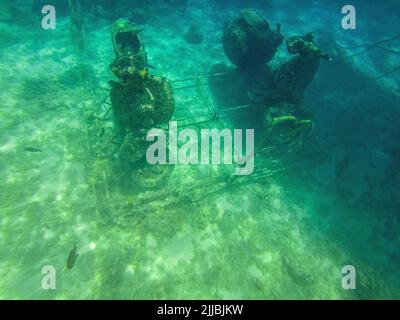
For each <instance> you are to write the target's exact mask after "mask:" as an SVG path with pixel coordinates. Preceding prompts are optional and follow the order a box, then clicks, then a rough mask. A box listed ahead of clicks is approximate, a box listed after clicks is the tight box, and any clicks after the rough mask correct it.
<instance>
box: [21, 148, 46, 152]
mask: <svg viewBox="0 0 400 320" xmlns="http://www.w3.org/2000/svg"><path fill="white" fill-rule="evenodd" d="M24 150H25V151H26V152H32V153H38V152H43V150H42V149H41V148H37V147H25V148H24Z"/></svg>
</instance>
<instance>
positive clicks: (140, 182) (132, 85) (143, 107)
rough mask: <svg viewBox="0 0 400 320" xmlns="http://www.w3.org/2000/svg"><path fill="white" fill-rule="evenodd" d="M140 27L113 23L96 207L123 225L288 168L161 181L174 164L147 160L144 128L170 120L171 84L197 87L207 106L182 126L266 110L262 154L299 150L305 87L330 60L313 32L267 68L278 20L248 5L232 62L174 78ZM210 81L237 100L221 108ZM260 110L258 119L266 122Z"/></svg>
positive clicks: (307, 126)
mask: <svg viewBox="0 0 400 320" xmlns="http://www.w3.org/2000/svg"><path fill="white" fill-rule="evenodd" d="M141 32H142V29H141V28H140V27H139V26H138V25H137V24H135V23H134V22H132V21H130V20H129V19H120V20H118V21H117V22H116V23H115V25H114V28H113V30H112V42H113V46H114V52H115V60H114V61H113V62H112V63H111V65H110V69H111V71H112V72H113V74H114V75H115V76H116V78H117V80H116V81H115V80H112V81H110V82H109V83H110V86H111V90H110V93H109V95H108V96H107V97H106V98H105V99H103V100H102V102H101V103H100V104H99V105H98V107H97V109H96V110H95V112H93V113H92V114H91V121H92V122H91V125H90V127H91V130H89V131H91V132H92V133H94V136H95V137H96V139H95V140H96V142H95V143H94V145H95V147H94V149H95V150H96V157H95V161H94V163H93V166H92V168H93V169H92V178H93V186H94V189H95V194H96V197H97V210H98V211H99V213H102V214H107V213H111V212H116V214H114V217H116V221H117V222H118V223H120V224H126V220H127V219H129V217H132V216H136V215H137V214H140V213H147V212H152V211H154V210H159V209H160V208H165V207H169V206H175V205H177V204H179V203H180V202H182V201H186V202H189V203H190V202H192V203H195V202H197V201H200V200H202V199H204V198H205V197H206V196H209V195H212V194H215V193H217V192H218V191H221V190H226V189H227V188H231V187H234V186H235V185H243V184H247V183H254V182H263V181H265V179H267V178H268V177H270V176H271V174H272V173H274V172H276V171H279V170H281V169H282V166H281V165H280V164H279V163H278V162H277V161H273V160H270V161H269V160H266V161H264V165H263V166H261V165H260V166H258V168H257V170H256V171H255V172H254V173H253V175H252V176H251V177H245V178H242V177H237V176H229V175H225V174H221V175H220V176H217V177H214V178H213V179H214V180H213V182H212V183H210V180H209V179H204V181H203V180H201V179H200V180H198V181H197V182H192V183H190V184H182V185H174V187H173V188H172V187H166V188H160V186H163V185H165V184H166V183H167V182H168V180H169V179H170V177H171V174H172V172H173V170H174V167H173V166H170V165H150V164H148V163H147V161H146V149H147V147H148V146H149V142H147V141H146V132H147V131H148V130H149V129H151V128H154V127H161V128H167V127H168V123H169V121H170V120H171V119H172V118H173V116H174V112H175V97H174V93H175V94H179V92H181V91H185V90H188V89H191V88H192V89H195V90H196V92H197V94H198V95H199V97H200V98H201V99H202V101H204V103H205V113H203V114H201V115H199V116H194V117H191V118H189V117H187V116H184V117H183V118H182V119H176V120H177V121H178V123H179V124H180V125H182V126H185V127H186V126H198V125H200V124H203V123H208V122H215V121H221V120H222V119H224V118H225V117H231V116H232V115H235V114H236V113H243V112H245V113H247V114H251V113H253V112H256V113H257V112H258V114H260V113H261V115H262V119H263V120H262V121H263V125H262V130H261V132H262V134H261V135H260V136H261V137H262V138H261V139H259V141H258V142H257V153H256V155H263V154H264V155H265V154H270V151H271V150H273V149H274V148H277V147H279V148H282V147H284V148H286V149H288V150H294V149H298V148H300V147H301V143H302V141H303V139H304V138H305V137H306V136H307V135H308V134H310V133H311V131H312V129H313V121H312V120H311V119H310V117H309V115H307V112H305V111H304V110H303V108H302V103H301V100H302V96H303V93H304V91H305V89H306V88H307V86H308V85H309V84H310V83H311V81H312V79H313V77H314V75H315V73H316V72H317V69H318V66H319V63H320V60H321V59H326V60H330V57H329V56H328V54H327V53H326V52H325V51H323V50H322V49H320V48H318V47H317V45H316V44H315V42H314V37H313V34H312V33H309V34H307V35H305V36H295V37H291V38H289V39H287V40H286V45H287V50H288V52H289V53H290V54H292V55H294V57H293V58H292V59H290V60H289V61H287V62H285V63H283V64H281V65H280V66H278V67H277V68H276V69H275V70H271V69H270V68H268V67H266V64H267V63H268V62H270V61H271V60H272V59H273V57H274V55H275V53H276V51H277V49H278V47H279V46H280V45H281V44H282V43H283V41H284V37H283V35H282V34H281V26H280V25H279V24H278V25H277V26H276V28H275V29H272V28H271V27H270V24H269V22H268V21H267V20H266V19H265V18H264V17H263V16H262V15H261V13H260V12H259V11H257V10H253V9H246V10H242V11H241V12H240V15H239V17H238V18H237V19H235V20H234V21H232V22H231V24H229V25H228V26H227V27H226V29H225V31H224V34H223V37H222V44H223V47H224V50H225V53H226V56H227V57H228V58H229V60H230V61H231V62H232V64H233V65H234V67H232V66H227V65H222V64H217V65H215V66H213V67H212V68H211V73H210V74H209V75H204V76H197V77H196V76H194V77H190V78H186V79H179V80H175V81H170V80H168V79H167V78H164V77H158V76H155V75H153V74H152V73H151V71H150V66H149V64H148V61H147V55H146V50H145V47H144V44H143V43H142V41H141V37H140V34H141ZM221 86H222V87H224V88H225V89H224V90H223V91H221V90H218V89H219V88H220V87H221ZM207 87H210V89H211V92H212V93H214V100H215V101H218V100H221V92H225V95H226V92H229V96H230V98H232V96H233V99H231V100H229V99H228V100H226V98H227V97H226V96H225V97H222V100H223V101H225V102H226V101H230V102H231V104H230V105H228V106H227V107H224V108H221V107H219V108H217V107H216V106H215V105H214V103H213V101H214V100H213V99H212V98H211V97H209V95H208V93H207V91H206V90H205V88H207ZM234 93H237V96H235V94H234ZM111 115H112V117H111V119H110V116H111ZM175 116H176V115H175ZM259 119H260V118H259V117H257V120H256V121H258V122H260V120H259ZM104 123H108V124H104ZM110 128H111V129H110ZM265 158H269V157H265ZM271 159H272V158H271ZM126 186H128V188H125V189H128V190H134V189H135V188H136V189H137V191H139V193H138V195H137V196H135V195H132V194H134V192H133V193H130V194H129V195H128V196H127V195H126V192H125V191H123V192H122V191H121V189H124V187H126ZM155 187H159V188H158V190H154V188H155ZM125 189H124V190H125ZM111 200H113V201H111ZM113 203H114V204H113ZM115 203H117V204H118V205H117V207H115Z"/></svg>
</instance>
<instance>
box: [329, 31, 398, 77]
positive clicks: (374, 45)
mask: <svg viewBox="0 0 400 320" xmlns="http://www.w3.org/2000/svg"><path fill="white" fill-rule="evenodd" d="M394 40H400V35H396V36H394V37H391V38H388V39H384V40H381V41H377V42H374V43H370V44H361V45H356V46H343V45H340V44H339V43H337V45H338V46H339V47H341V48H343V49H357V48H365V49H364V50H362V51H360V52H357V53H354V54H350V55H346V56H344V58H353V57H356V56H359V55H362V54H364V53H366V52H368V51H370V50H371V49H380V50H383V51H387V52H389V53H393V54H399V55H400V51H397V50H394V49H390V48H387V47H384V46H381V44H384V43H388V42H392V41H394ZM399 70H400V65H398V66H397V67H396V68H394V69H392V70H389V71H387V72H385V73H383V74H381V75H379V76H376V77H372V78H366V80H371V81H373V80H379V79H382V78H385V77H387V76H389V75H391V74H393V73H395V72H397V71H399Z"/></svg>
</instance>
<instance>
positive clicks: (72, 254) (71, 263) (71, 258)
mask: <svg viewBox="0 0 400 320" xmlns="http://www.w3.org/2000/svg"><path fill="white" fill-rule="evenodd" d="M77 250H78V247H77V246H76V243H74V247H73V248H72V249H71V251H70V252H69V255H68V259H67V268H68V269H72V268H73V267H74V265H75V261H76V258H78V256H79V253H78V252H76V251H77Z"/></svg>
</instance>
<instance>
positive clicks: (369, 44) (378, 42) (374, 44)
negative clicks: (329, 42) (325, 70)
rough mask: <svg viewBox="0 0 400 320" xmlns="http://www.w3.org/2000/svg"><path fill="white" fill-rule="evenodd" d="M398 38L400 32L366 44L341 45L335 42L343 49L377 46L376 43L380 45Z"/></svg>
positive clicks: (399, 37)
mask: <svg viewBox="0 0 400 320" xmlns="http://www.w3.org/2000/svg"><path fill="white" fill-rule="evenodd" d="M399 39H400V34H399V35H397V36H394V37H391V38H388V39H384V40H381V41H377V42H373V43H368V44H365V43H364V44H360V45H356V46H343V45H341V44H339V43H337V45H338V46H339V47H341V48H343V49H358V48H365V47H369V48H373V47H376V46H378V45H380V44H383V43H387V42H391V41H393V40H399Z"/></svg>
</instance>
